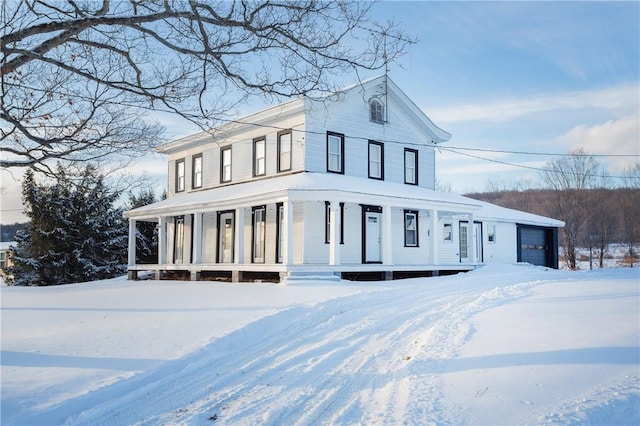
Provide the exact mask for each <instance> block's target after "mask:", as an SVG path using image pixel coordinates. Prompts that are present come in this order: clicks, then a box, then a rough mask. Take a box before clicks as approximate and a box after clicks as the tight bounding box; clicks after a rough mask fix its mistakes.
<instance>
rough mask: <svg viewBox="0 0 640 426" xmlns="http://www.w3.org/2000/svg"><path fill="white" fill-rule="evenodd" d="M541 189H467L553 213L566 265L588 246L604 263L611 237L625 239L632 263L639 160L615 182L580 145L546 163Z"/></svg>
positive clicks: (638, 234)
mask: <svg viewBox="0 0 640 426" xmlns="http://www.w3.org/2000/svg"><path fill="white" fill-rule="evenodd" d="M541 179H542V181H543V183H544V184H545V188H544V189H533V188H527V189H521V188H514V189H501V190H498V191H489V192H484V193H473V194H466V195H467V196H468V197H470V198H474V199H477V200H482V201H486V202H489V203H493V204H497V205H500V206H503V207H507V208H512V209H517V210H522V211H526V212H530V213H534V214H539V215H543V216H548V217H553V218H555V219H560V220H562V221H564V222H565V226H564V228H563V229H562V230H561V232H560V244H561V246H562V248H563V255H564V257H565V260H566V262H567V266H568V267H569V268H570V269H576V267H577V264H576V261H577V259H576V256H577V255H576V249H577V248H578V247H586V248H589V250H590V253H592V254H593V255H594V256H595V257H596V260H597V263H598V264H599V266H600V267H603V263H604V258H605V255H606V254H607V249H608V246H609V244H611V243H623V244H625V245H626V247H627V255H628V259H629V261H630V263H631V266H633V263H634V260H635V258H636V256H637V254H638V253H637V251H638V249H639V248H640V163H636V164H635V165H634V166H633V167H631V168H629V169H627V171H626V172H625V179H624V184H623V185H622V186H621V187H615V188H614V187H613V185H612V184H611V181H610V179H609V178H608V177H607V175H606V174H605V173H603V171H602V167H601V165H600V164H599V163H598V162H597V161H596V160H595V158H594V157H593V156H590V155H589V154H587V153H586V152H585V151H583V150H578V151H574V152H572V153H570V154H569V155H568V156H566V157H562V158H560V159H558V160H555V161H551V162H549V163H547V165H546V167H545V169H544V171H543V172H542V173H541Z"/></svg>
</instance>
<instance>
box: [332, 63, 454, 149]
mask: <svg viewBox="0 0 640 426" xmlns="http://www.w3.org/2000/svg"><path fill="white" fill-rule="evenodd" d="M380 84H382V85H384V86H385V88H386V90H387V93H388V97H389V98H390V99H394V100H395V103H396V104H397V105H400V106H401V107H402V113H403V116H404V117H406V118H407V119H409V120H410V121H412V122H414V123H415V124H416V125H417V126H418V127H420V128H423V129H428V132H429V133H430V135H431V137H432V138H433V142H434V143H442V142H446V141H448V140H449V139H451V134H450V133H449V132H447V131H445V130H443V129H441V128H440V127H438V126H437V125H436V124H435V123H434V122H433V121H431V119H430V118H429V117H428V116H427V115H426V114H425V113H424V111H423V110H422V109H420V108H419V107H418V106H417V105H416V104H415V103H414V102H413V101H412V100H411V98H409V97H408V96H407V95H406V94H405V93H404V92H403V91H402V89H400V87H399V86H398V85H397V84H396V83H395V82H394V81H393V80H392V79H391V78H390V77H389V76H388V75H380V76H377V77H373V78H370V79H367V80H363V81H362V82H360V83H356V84H353V85H351V86H348V87H346V88H344V89H342V91H341V92H342V93H345V94H346V93H348V92H351V91H357V90H364V91H370V90H371V89H372V88H374V87H376V86H378V85H380Z"/></svg>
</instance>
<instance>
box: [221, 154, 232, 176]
mask: <svg viewBox="0 0 640 426" xmlns="http://www.w3.org/2000/svg"><path fill="white" fill-rule="evenodd" d="M227 151H228V152H229V178H228V179H225V178H224V171H225V164H224V156H225V153H226V152H227ZM232 166H233V153H232V151H231V146H226V147H224V148H220V182H221V183H227V182H231V180H232V176H233V174H232V173H233V167H232Z"/></svg>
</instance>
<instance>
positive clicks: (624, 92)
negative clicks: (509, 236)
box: [375, 2, 640, 193]
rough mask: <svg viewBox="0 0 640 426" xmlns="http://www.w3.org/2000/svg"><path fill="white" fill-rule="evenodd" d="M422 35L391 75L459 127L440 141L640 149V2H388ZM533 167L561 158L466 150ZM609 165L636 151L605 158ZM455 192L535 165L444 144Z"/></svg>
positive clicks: (525, 176) (509, 181)
mask: <svg viewBox="0 0 640 426" xmlns="http://www.w3.org/2000/svg"><path fill="white" fill-rule="evenodd" d="M375 17H376V18H377V19H380V20H388V19H391V18H393V19H395V20H396V21H397V22H398V23H400V24H401V27H402V28H403V29H404V30H405V31H406V32H408V33H409V34H411V35H414V36H416V37H417V38H418V39H419V42H418V43H417V44H415V45H413V46H412V47H411V50H410V51H409V53H408V54H407V55H406V56H405V57H404V58H402V59H401V61H400V65H401V66H402V67H400V66H394V67H392V69H391V78H393V79H394V81H396V82H397V83H398V84H399V85H400V87H401V88H402V89H403V90H404V91H405V92H406V93H407V94H408V95H409V96H410V97H411V98H412V99H413V100H414V102H415V103H416V104H417V105H418V106H420V107H421V108H422V109H423V110H424V111H425V113H426V114H427V115H428V116H429V117H430V118H431V119H433V120H434V121H435V122H436V124H438V125H439V126H440V127H442V128H444V129H445V130H447V131H449V132H450V133H451V134H452V135H453V136H452V138H451V140H450V141H449V142H447V143H446V144H445V145H444V147H446V146H451V147H465V148H481V149H493V150H506V151H527V152H551V153H567V152H569V151H570V150H575V149H577V148H584V149H585V150H586V151H588V152H589V153H593V154H627V155H630V154H634V155H638V154H640V139H639V121H640V120H639V116H640V112H639V102H640V88H639V81H640V78H639V77H640V76H639V69H640V53H639V52H640V28H639V26H640V2H382V3H380V4H378V5H376V6H375ZM460 152H462V153H464V154H471V155H474V156H479V157H484V158H488V159H491V160H497V161H501V162H506V163H515V164H519V165H523V166H528V167H534V168H538V167H544V164H545V163H546V162H547V161H549V160H553V159H554V157H543V156H523V155H511V154H505V153H491V152H479V151H460ZM599 161H601V162H602V164H603V166H605V167H606V168H607V170H608V172H609V174H611V175H620V174H621V173H622V171H623V169H624V167H625V166H629V165H630V164H632V163H633V162H634V161H640V158H638V157H635V158H632V157H630V158H599ZM436 164H437V178H438V180H439V181H441V182H443V183H449V184H450V185H451V187H452V189H453V190H454V191H455V192H460V193H464V192H469V191H482V190H484V189H485V188H486V186H487V185H486V182H487V180H488V179H490V180H492V181H493V182H500V183H501V184H503V185H507V186H513V185H515V184H516V183H518V182H521V181H522V182H524V181H526V180H529V182H530V183H533V184H536V183H537V180H538V175H539V173H538V172H537V171H535V170H531V169H526V168H519V167H513V166H508V165H505V164H500V163H496V162H491V161H486V160H478V159H474V158H470V157H468V156H465V155H462V154H456V153H452V152H451V151H444V150H443V151H441V152H440V153H439V154H438V159H437V163H436Z"/></svg>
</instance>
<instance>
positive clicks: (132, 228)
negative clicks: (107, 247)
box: [128, 218, 136, 266]
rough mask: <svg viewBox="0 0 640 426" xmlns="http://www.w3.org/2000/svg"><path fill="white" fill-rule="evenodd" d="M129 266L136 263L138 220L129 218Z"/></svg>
mask: <svg viewBox="0 0 640 426" xmlns="http://www.w3.org/2000/svg"><path fill="white" fill-rule="evenodd" d="M128 254H129V256H128V263H129V266H133V265H135V264H136V220H135V219H131V218H130V219H129V253H128Z"/></svg>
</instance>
